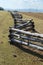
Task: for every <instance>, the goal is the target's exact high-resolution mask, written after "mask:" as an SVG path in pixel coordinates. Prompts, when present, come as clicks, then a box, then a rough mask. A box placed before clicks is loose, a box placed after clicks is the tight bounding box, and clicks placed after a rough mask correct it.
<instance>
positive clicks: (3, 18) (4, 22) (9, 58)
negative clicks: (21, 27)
mask: <svg viewBox="0 0 43 65" xmlns="http://www.w3.org/2000/svg"><path fill="white" fill-rule="evenodd" d="M23 16H24V18H32V17H31V16H30V17H29V16H27V15H24V14H23ZM34 20H36V22H35V25H36V28H37V30H38V31H39V32H40V31H41V33H43V31H42V29H40V28H39V27H40V25H39V24H40V23H41V22H40V23H38V20H40V19H37V18H35V17H34ZM40 21H42V20H40ZM13 23H14V22H13V19H12V17H11V14H10V13H9V12H5V11H0V65H43V62H41V61H40V60H42V59H41V58H38V57H37V56H34V55H32V54H30V53H27V52H25V51H23V50H21V49H19V48H18V47H16V46H15V45H10V43H9V42H8V40H9V38H8V35H9V27H10V26H13ZM37 23H38V24H37ZM42 23H43V22H42ZM37 26H39V27H37ZM42 27H43V26H41V28H42ZM14 55H16V56H17V57H14Z"/></svg>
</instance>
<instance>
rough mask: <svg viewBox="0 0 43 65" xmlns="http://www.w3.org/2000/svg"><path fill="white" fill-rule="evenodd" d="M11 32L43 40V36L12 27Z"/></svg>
mask: <svg viewBox="0 0 43 65" xmlns="http://www.w3.org/2000/svg"><path fill="white" fill-rule="evenodd" d="M10 30H12V31H16V32H20V33H22V34H26V35H31V36H36V37H41V38H43V34H39V33H31V32H28V31H23V30H19V29H15V28H11V27H10Z"/></svg>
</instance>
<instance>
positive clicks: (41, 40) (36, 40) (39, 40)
mask: <svg viewBox="0 0 43 65" xmlns="http://www.w3.org/2000/svg"><path fill="white" fill-rule="evenodd" d="M10 36H13V37H14V36H16V37H18V38H22V39H25V40H29V41H33V42H41V43H42V44H43V39H40V38H34V37H27V36H21V35H19V34H15V33H11V34H10Z"/></svg>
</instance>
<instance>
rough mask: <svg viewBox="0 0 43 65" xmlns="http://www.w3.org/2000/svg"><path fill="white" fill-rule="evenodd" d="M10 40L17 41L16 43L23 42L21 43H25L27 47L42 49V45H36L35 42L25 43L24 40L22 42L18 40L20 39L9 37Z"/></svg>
mask: <svg viewBox="0 0 43 65" xmlns="http://www.w3.org/2000/svg"><path fill="white" fill-rule="evenodd" d="M10 41H12V42H17V43H19V44H23V45H27V46H29V47H32V48H36V49H38V50H42V51H43V46H40V45H36V44H32V43H26V42H23V41H20V40H16V39H11V40H10Z"/></svg>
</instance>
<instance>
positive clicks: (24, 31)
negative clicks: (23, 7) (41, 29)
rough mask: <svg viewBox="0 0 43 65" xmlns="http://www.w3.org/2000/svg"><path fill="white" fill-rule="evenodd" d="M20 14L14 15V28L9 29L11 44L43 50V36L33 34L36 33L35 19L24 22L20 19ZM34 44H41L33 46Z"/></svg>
mask: <svg viewBox="0 0 43 65" xmlns="http://www.w3.org/2000/svg"><path fill="white" fill-rule="evenodd" d="M19 16H21V15H20V14H17V13H16V14H15V15H14V27H10V28H9V39H10V42H17V43H19V44H24V45H27V46H30V47H32V48H36V49H39V50H43V34H39V33H36V32H35V33H31V32H29V30H30V31H31V30H32V31H35V25H34V22H33V19H31V20H28V21H27V20H23V19H22V18H21V19H19ZM31 41H33V42H39V44H33V43H31Z"/></svg>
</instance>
